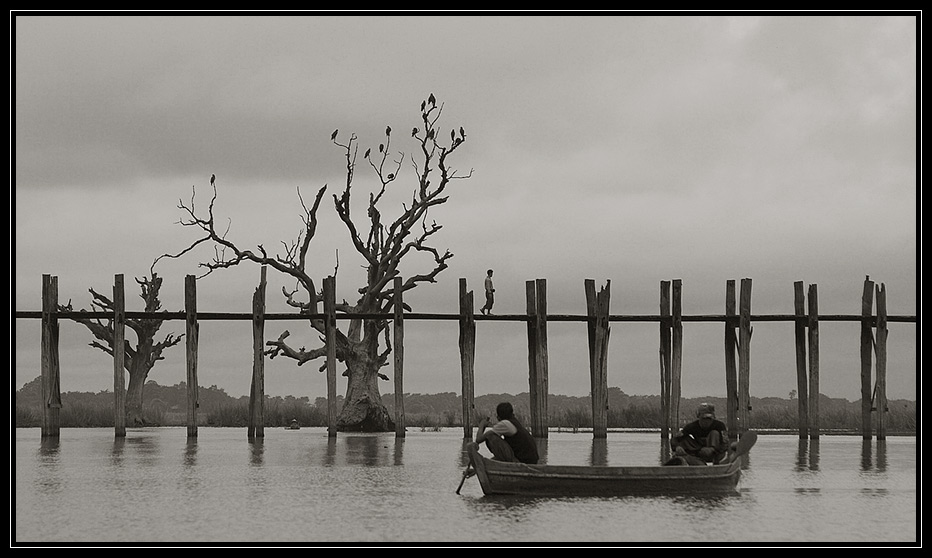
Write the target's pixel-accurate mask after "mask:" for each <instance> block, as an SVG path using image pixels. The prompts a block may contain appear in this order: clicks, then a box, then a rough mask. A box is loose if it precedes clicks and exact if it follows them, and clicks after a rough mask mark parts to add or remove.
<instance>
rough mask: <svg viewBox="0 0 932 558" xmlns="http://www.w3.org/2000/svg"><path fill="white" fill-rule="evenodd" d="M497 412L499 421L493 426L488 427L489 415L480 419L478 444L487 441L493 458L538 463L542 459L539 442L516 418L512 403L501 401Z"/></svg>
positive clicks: (486, 443)
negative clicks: (538, 446) (538, 447)
mask: <svg viewBox="0 0 932 558" xmlns="http://www.w3.org/2000/svg"><path fill="white" fill-rule="evenodd" d="M495 414H496V416H498V422H496V423H495V424H493V425H492V427H491V428H487V427H488V425H489V417H485V418H483V419H482V420H480V421H479V427H478V434H477V435H476V444H482V442H485V446H486V447H487V448H489V451H491V452H492V459H495V460H498V461H520V462H521V463H530V464H532V465H534V464H536V463H537V461H538V460H539V459H540V456H539V455H538V453H537V442H535V441H534V438H533V437H532V436H531V433H530V432H528V431H527V429H526V428H524V426H522V425H521V423H520V422H518V419H516V418H515V411H514V408H513V407H512V406H511V403H509V402H507V401H503V402H501V403H499V404H498V406H497V407H495Z"/></svg>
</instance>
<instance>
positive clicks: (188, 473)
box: [11, 427, 918, 546]
mask: <svg viewBox="0 0 932 558" xmlns="http://www.w3.org/2000/svg"><path fill="white" fill-rule="evenodd" d="M662 447H663V446H662V443H661V441H660V435H659V434H658V433H621V432H610V433H609V435H608V438H607V439H605V440H593V438H592V435H591V434H590V433H578V434H572V433H568V432H551V433H550V437H549V438H548V439H547V440H545V441H543V447H542V448H541V450H542V451H541V453H542V455H543V456H544V458H545V459H546V460H547V462H549V463H554V464H580V465H585V464H598V465H602V464H607V465H657V464H659V463H660V460H661V458H662V455H663V452H662V451H661V450H662ZM485 453H486V454H487V452H485ZM466 460H467V458H466V456H465V453H464V451H463V432H462V429H460V428H451V429H445V430H443V431H439V432H422V431H419V430H415V429H411V430H409V431H408V432H407V434H406V437H405V438H401V439H398V438H395V435H394V433H386V434H377V435H372V434H368V435H367V434H342V433H341V434H339V435H338V436H337V437H336V438H329V437H328V436H327V432H326V430H325V429H323V428H304V429H301V430H295V431H291V430H285V429H282V428H271V429H266V430H265V438H264V439H261V440H259V441H255V442H252V441H249V440H247V437H246V431H245V429H239V428H205V427H200V428H199V429H198V436H197V438H195V439H192V440H190V441H189V440H188V438H187V433H186V429H185V428H143V429H128V430H127V435H126V437H125V438H122V439H118V438H115V437H114V434H113V430H112V429H108V428H101V429H62V432H61V436H60V438H59V439H58V440H54V439H52V440H46V441H43V440H42V439H41V436H40V431H39V429H38V428H20V429H16V446H15V471H14V477H15V484H14V487H13V490H14V491H15V502H16V506H15V512H14V516H13V518H12V523H13V525H12V526H11V527H12V529H11V530H12V531H13V535H12V536H11V538H12V540H13V543H14V544H16V543H27V544H42V543H46V544H49V545H68V544H72V543H73V544H76V545H78V544H88V543H102V544H108V545H110V544H114V543H125V544H132V545H139V544H146V543H150V544H155V545H158V544H171V545H183V544H204V543H217V544H229V543H234V544H242V545H257V544H258V545H262V544H273V543H293V544H294V545H327V544H329V543H333V544H335V545H336V544H338V545H341V546H343V545H349V544H358V545H375V544H380V543H389V544H398V545H400V544H408V543H411V544H418V545H422V544H428V543H432V544H439V545H476V544H492V545H494V544H507V543H513V542H517V543H527V544H540V543H543V544H550V545H560V544H572V543H602V544H605V545H613V544H618V545H621V544H638V543H643V544H646V545H670V546H677V545H680V544H683V543H684V541H689V542H692V541H699V542H701V541H709V540H714V541H717V542H718V543H720V544H722V545H734V544H739V543H746V544H753V545H762V544H764V545H766V544H781V545H785V543H799V544H800V545H807V544H815V543H818V544H823V543H834V544H838V545H845V546H848V545H863V546H871V545H888V546H916V545H917V544H918V539H917V524H918V513H917V507H916V504H917V497H916V494H917V489H916V487H917V467H916V464H917V448H916V439H915V437H891V438H888V439H887V440H886V441H883V442H878V441H876V440H873V441H863V440H862V439H861V438H860V437H859V436H823V437H822V438H821V439H820V440H816V441H808V440H804V441H800V440H799V439H798V437H797V436H795V435H761V436H760V437H759V438H758V442H757V445H756V446H755V447H754V448H753V449H752V450H751V454H750V456H749V459H748V461H747V463H746V465H745V468H744V470H743V472H742V477H741V480H740V482H739V483H738V490H737V492H736V493H735V494H733V495H723V496H714V497H708V496H689V497H685V496H676V495H669V496H632V497H604V498H592V497H585V498H583V497H578V498H567V497H564V498H527V497H512V496H484V495H483V494H482V490H481V488H480V487H479V482H478V480H477V479H476V478H475V477H473V478H470V479H467V480H466V482H465V484H464V485H463V487H462V489H461V491H460V494H456V488H457V486H458V485H459V483H460V480H461V479H462V472H463V469H464V467H465V465H466Z"/></svg>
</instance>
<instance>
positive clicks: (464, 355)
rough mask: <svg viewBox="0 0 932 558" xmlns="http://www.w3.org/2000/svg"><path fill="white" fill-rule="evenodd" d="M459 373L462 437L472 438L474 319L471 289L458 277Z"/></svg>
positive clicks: (473, 411)
mask: <svg viewBox="0 0 932 558" xmlns="http://www.w3.org/2000/svg"><path fill="white" fill-rule="evenodd" d="M459 300H460V320H459V322H460V323H459V325H460V337H459V347H460V374H461V376H462V382H463V439H464V440H472V428H473V422H474V421H475V420H474V419H475V417H474V415H475V411H476V405H475V393H474V392H475V375H476V370H475V368H476V319H475V305H474V301H473V293H472V291H467V290H466V279H465V278H463V277H461V278H460V297H459Z"/></svg>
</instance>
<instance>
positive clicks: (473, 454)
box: [460, 432, 757, 496]
mask: <svg viewBox="0 0 932 558" xmlns="http://www.w3.org/2000/svg"><path fill="white" fill-rule="evenodd" d="M756 441H757V433H755V432H746V433H744V435H742V436H741V439H740V440H739V441H738V444H737V447H736V449H735V452H734V454H733V455H731V456H730V460H729V461H728V462H726V463H721V464H718V465H704V466H702V465H700V466H687V465H677V466H663V465H657V466H635V467H617V466H611V467H608V466H601V467H595V466H593V467H590V466H586V465H528V464H526V463H509V462H505V461H495V460H493V459H489V458H487V457H485V456H483V455H482V454H480V453H479V447H478V445H476V443H475V442H471V443H469V444H467V452H468V453H469V460H470V462H471V466H472V467H473V468H474V469H475V474H476V477H478V479H479V484H480V485H481V486H482V492H483V493H485V494H519V495H524V496H616V495H627V494H697V493H728V492H735V491H736V487H737V484H738V479H739V478H740V477H741V465H742V464H743V463H744V455H746V454H747V453H748V451H749V450H750V449H751V447H752V446H753V445H754V443H755V442H756ZM467 470H468V469H467ZM465 478H466V474H465V473H464V479H465ZM460 486H462V484H461V485H460Z"/></svg>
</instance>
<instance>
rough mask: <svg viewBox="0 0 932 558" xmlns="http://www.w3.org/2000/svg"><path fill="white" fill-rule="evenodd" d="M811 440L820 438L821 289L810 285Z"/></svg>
mask: <svg viewBox="0 0 932 558" xmlns="http://www.w3.org/2000/svg"><path fill="white" fill-rule="evenodd" d="M808 302H809V439H810V440H817V439H818V438H819V434H820V432H819V289H818V285H809V301H808Z"/></svg>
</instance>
